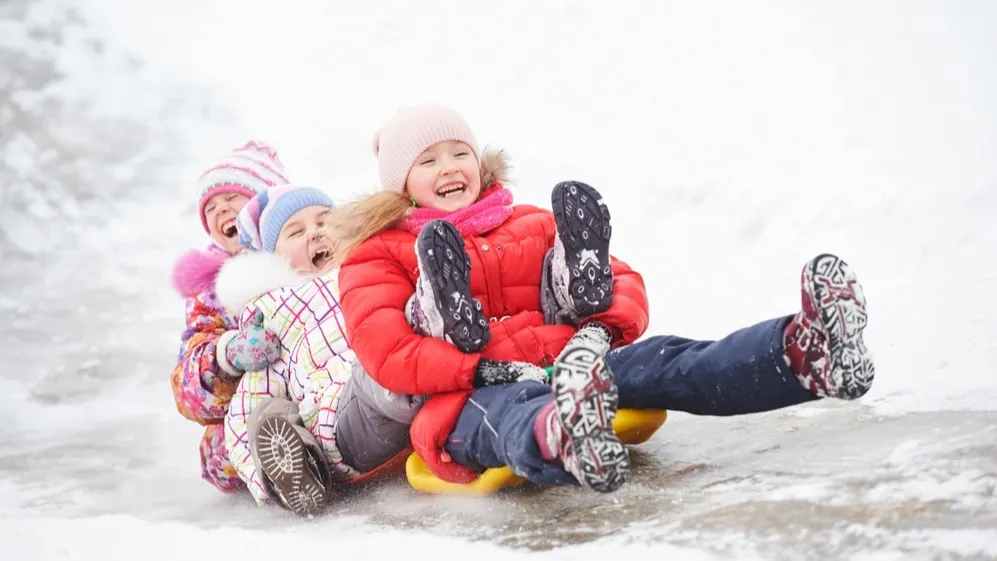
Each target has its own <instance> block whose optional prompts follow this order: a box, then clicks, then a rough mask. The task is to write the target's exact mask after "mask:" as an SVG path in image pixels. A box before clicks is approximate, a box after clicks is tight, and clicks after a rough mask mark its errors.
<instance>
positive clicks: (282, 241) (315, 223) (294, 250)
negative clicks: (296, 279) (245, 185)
mask: <svg viewBox="0 0 997 561" xmlns="http://www.w3.org/2000/svg"><path fill="white" fill-rule="evenodd" d="M331 213H332V209H330V208H329V207H325V206H309V207H305V208H303V209H301V210H299V211H298V212H296V213H294V214H293V215H292V216H291V218H289V219H288V220H287V222H285V223H284V226H283V227H282V228H281V229H280V234H279V235H278V236H277V246H276V247H275V248H274V252H275V253H277V254H279V255H283V256H284V257H287V258H288V259H290V261H291V267H292V268H293V269H294V270H295V271H298V272H299V273H303V274H322V273H327V272H328V271H329V270H330V269H332V268H333V261H332V250H333V243H332V240H331V239H329V236H328V234H327V230H326V226H327V221H328V219H329V218H330V217H331V216H330V215H331Z"/></svg>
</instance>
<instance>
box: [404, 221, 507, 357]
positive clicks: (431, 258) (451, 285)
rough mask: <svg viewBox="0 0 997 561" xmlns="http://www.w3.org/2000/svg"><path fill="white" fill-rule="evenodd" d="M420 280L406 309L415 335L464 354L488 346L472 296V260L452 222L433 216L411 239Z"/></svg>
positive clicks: (485, 323)
mask: <svg viewBox="0 0 997 561" xmlns="http://www.w3.org/2000/svg"><path fill="white" fill-rule="evenodd" d="M415 252H416V257H417V259H418V261H419V278H418V280H417V281H416V284H415V294H414V295H413V296H412V298H411V299H409V301H408V304H407V305H406V307H405V315H406V317H407V318H408V320H409V324H410V325H412V327H413V328H414V329H415V330H416V332H417V333H419V334H420V335H424V336H426V337H434V338H436V339H442V340H444V341H449V342H450V343H452V344H453V345H454V346H455V347H457V348H458V349H460V350H461V352H465V353H474V352H478V351H480V350H481V349H483V348H485V346H486V345H488V341H489V340H490V339H491V331H490V330H489V327H488V318H487V317H485V314H484V311H483V309H482V307H481V302H479V301H478V300H476V299H475V298H473V297H472V296H471V258H470V257H468V255H467V251H465V250H464V239H463V238H462V237H461V235H460V233H459V232H458V231H457V228H455V227H454V226H453V225H452V224H450V223H449V222H447V221H445V220H433V221H431V222H429V223H427V224H426V225H425V226H423V228H422V230H421V231H420V232H419V237H418V238H417V239H416V243H415Z"/></svg>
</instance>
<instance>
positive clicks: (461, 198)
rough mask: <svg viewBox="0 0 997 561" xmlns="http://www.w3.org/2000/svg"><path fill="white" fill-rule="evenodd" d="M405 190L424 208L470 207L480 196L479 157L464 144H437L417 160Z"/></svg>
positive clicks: (451, 209)
mask: <svg viewBox="0 0 997 561" xmlns="http://www.w3.org/2000/svg"><path fill="white" fill-rule="evenodd" d="M405 191H406V192H407V193H408V194H409V196H411V197H412V198H413V199H415V204H416V206H419V207H422V208H435V209H438V210H443V211H446V212H456V211H458V210H461V209H463V208H467V207H469V206H471V205H472V204H474V202H475V201H477V200H478V195H480V194H481V172H480V170H479V169H478V158H477V157H475V155H474V152H473V151H472V150H471V147H470V146H468V145H467V144H464V143H463V142H457V141H455V140H447V141H445V142H438V143H436V144H434V145H432V146H430V147H429V148H428V149H427V150H426V151H425V152H423V153H422V154H419V157H418V158H416V159H415V165H413V166H412V169H411V170H409V173H408V178H407V179H406V180H405Z"/></svg>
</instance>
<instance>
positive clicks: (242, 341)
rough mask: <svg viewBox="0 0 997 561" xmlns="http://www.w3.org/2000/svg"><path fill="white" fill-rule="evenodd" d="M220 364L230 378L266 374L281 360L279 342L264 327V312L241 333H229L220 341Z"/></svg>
mask: <svg viewBox="0 0 997 561" xmlns="http://www.w3.org/2000/svg"><path fill="white" fill-rule="evenodd" d="M217 357H218V359H219V360H218V364H219V365H220V366H221V367H222V370H223V371H225V373H226V374H228V375H230V376H231V377H239V376H242V375H243V374H245V373H246V372H252V371H256V370H263V369H264V368H266V367H267V366H269V365H270V364H272V363H273V362H275V361H276V360H277V359H278V358H280V339H278V338H277V334H275V333H273V332H272V331H267V330H266V329H264V327H263V312H261V311H259V310H257V311H256V313H255V314H254V315H253V317H252V318H251V319H250V320H249V322H247V323H246V324H245V325H243V326H242V329H239V330H237V331H236V330H232V331H226V332H225V334H224V335H222V338H221V339H220V340H219V341H218V350H217Z"/></svg>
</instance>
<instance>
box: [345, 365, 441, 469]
mask: <svg viewBox="0 0 997 561" xmlns="http://www.w3.org/2000/svg"><path fill="white" fill-rule="evenodd" d="M342 392H343V394H342V396H341V397H340V398H339V415H338V420H337V421H336V446H337V447H338V448H339V452H340V453H341V454H342V455H343V461H344V462H346V464H347V465H349V466H351V467H353V468H354V469H356V470H357V471H359V472H360V473H366V472H368V471H370V470H372V469H374V468H376V467H377V466H379V465H381V464H383V463H384V462H386V461H388V460H390V459H391V458H392V457H394V456H395V455H396V454H398V453H399V452H401V451H402V450H403V449H404V448H405V447H406V446H408V444H409V426H410V425H411V424H412V420H413V419H414V418H415V415H416V413H418V412H419V408H420V407H422V405H423V404H424V403H426V398H427V397H426V396H422V395H402V394H397V393H393V392H390V391H388V390H386V389H384V387H382V386H381V385H380V384H378V383H377V382H376V381H374V379H373V378H371V377H370V374H368V373H367V371H366V370H364V368H363V366H360V362H359V361H354V362H353V377H352V378H350V380H349V381H348V382H347V383H346V385H345V386H343V389H342Z"/></svg>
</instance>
